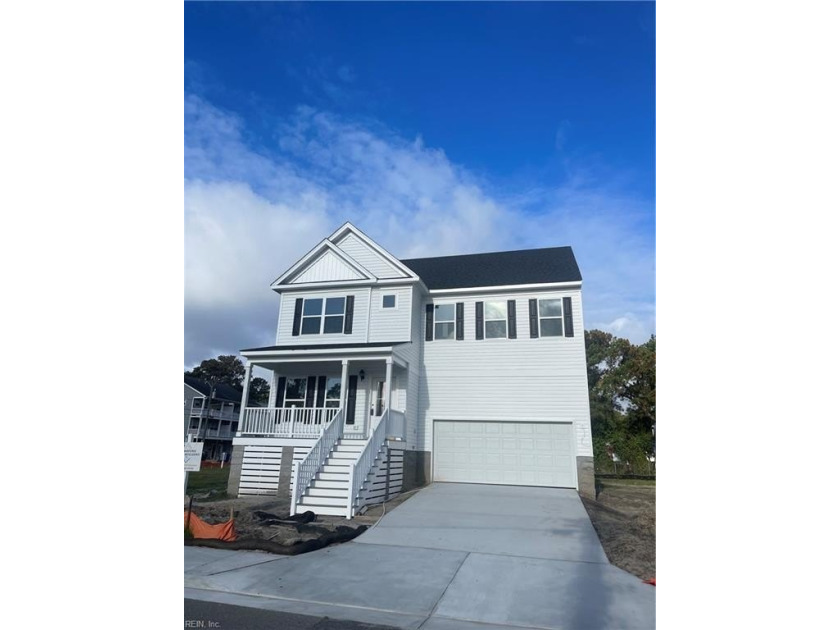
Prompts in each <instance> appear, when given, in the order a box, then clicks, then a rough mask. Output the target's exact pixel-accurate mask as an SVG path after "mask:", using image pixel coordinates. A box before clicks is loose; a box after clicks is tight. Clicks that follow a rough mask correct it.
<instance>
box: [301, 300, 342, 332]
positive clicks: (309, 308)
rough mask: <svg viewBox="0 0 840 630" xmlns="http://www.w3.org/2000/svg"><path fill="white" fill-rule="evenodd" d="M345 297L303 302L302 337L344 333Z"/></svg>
mask: <svg viewBox="0 0 840 630" xmlns="http://www.w3.org/2000/svg"><path fill="white" fill-rule="evenodd" d="M344 300H345V298H343V297H331V298H326V299H324V298H309V299H306V300H304V301H303V319H302V320H301V327H300V333H301V334H302V335H320V334H324V335H329V334H334V333H341V332H343V331H344Z"/></svg>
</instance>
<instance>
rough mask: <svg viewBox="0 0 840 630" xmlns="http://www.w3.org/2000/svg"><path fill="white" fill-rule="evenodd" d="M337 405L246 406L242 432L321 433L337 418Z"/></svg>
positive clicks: (276, 433) (267, 433) (311, 435)
mask: <svg viewBox="0 0 840 630" xmlns="http://www.w3.org/2000/svg"><path fill="white" fill-rule="evenodd" d="M337 413H338V408H336V407H246V408H245V417H244V419H243V422H242V426H241V427H239V428H238V429H237V431H238V432H239V433H240V434H242V435H273V436H281V437H310V438H312V437H318V436H319V435H321V431H322V429H323V427H324V425H325V424H327V423H329V422H330V421H331V420H333V418H335V416H336V414H337Z"/></svg>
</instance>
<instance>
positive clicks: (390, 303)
mask: <svg viewBox="0 0 840 630" xmlns="http://www.w3.org/2000/svg"><path fill="white" fill-rule="evenodd" d="M382 308H397V296H396V295H383V296H382Z"/></svg>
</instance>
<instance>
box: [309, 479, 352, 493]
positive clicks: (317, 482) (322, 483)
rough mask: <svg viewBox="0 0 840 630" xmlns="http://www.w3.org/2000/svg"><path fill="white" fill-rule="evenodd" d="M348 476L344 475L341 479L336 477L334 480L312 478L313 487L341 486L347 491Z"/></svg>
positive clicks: (333, 487) (332, 487)
mask: <svg viewBox="0 0 840 630" xmlns="http://www.w3.org/2000/svg"><path fill="white" fill-rule="evenodd" d="M347 481H348V480H347V477H342V478H341V479H334V480H327V479H318V478H315V479H313V480H312V484H311V486H310V487H311V488H331V489H335V488H340V489H342V490H344V492H345V493H346V492H347Z"/></svg>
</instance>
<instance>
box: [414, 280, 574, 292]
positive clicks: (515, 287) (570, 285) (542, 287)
mask: <svg viewBox="0 0 840 630" xmlns="http://www.w3.org/2000/svg"><path fill="white" fill-rule="evenodd" d="M582 284H583V283H582V282H581V281H579V280H577V281H574V282H546V283H544V284H505V285H495V286H488V287H464V288H458V289H431V290H429V293H430V294H431V295H448V294H458V293H498V292H500V291H550V290H551V289H579V288H581V285H582Z"/></svg>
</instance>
